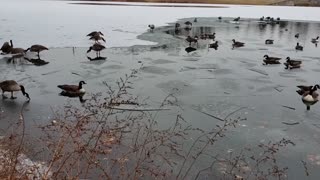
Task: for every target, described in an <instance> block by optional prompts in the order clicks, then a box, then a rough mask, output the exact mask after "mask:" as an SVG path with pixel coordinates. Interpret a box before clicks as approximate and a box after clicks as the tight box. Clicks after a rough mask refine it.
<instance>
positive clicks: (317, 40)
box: [311, 36, 319, 43]
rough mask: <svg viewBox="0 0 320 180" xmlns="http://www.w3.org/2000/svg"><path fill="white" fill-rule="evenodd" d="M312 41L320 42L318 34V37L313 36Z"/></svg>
mask: <svg viewBox="0 0 320 180" xmlns="http://www.w3.org/2000/svg"><path fill="white" fill-rule="evenodd" d="M311 42H312V43H318V42H319V36H317V37H316V38H312V39H311Z"/></svg>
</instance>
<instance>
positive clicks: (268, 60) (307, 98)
mask: <svg viewBox="0 0 320 180" xmlns="http://www.w3.org/2000/svg"><path fill="white" fill-rule="evenodd" d="M218 20H219V21H221V20H222V17H218ZM239 21H240V17H237V18H234V19H233V20H232V23H239ZM197 22H198V19H197V18H195V19H194V21H193V23H197ZM258 23H259V24H260V25H267V24H279V23H280V18H279V17H278V18H273V17H264V16H263V17H261V18H260V19H258ZM184 25H185V26H184V29H185V30H186V31H190V30H192V22H190V21H186V22H185V23H184ZM148 27H149V28H150V32H153V31H154V29H155V26H154V25H153V24H152V25H149V26H148ZM174 30H175V31H174V32H175V34H179V33H180V31H181V24H180V23H176V24H175V25H174ZM286 31H288V30H287V29H286ZM294 37H295V38H296V39H299V37H300V34H299V33H297V34H295V35H294ZM215 38H216V33H215V32H213V33H212V34H198V35H194V36H193V37H192V36H190V35H188V36H187V38H186V39H185V40H186V42H187V43H188V45H189V46H188V47H186V48H185V51H186V52H187V53H190V52H193V51H196V50H197V48H196V47H198V42H199V40H207V39H210V40H212V41H213V42H212V43H209V44H208V48H213V49H215V50H217V49H218V47H219V44H218V41H217V40H216V39H215ZM311 43H313V44H315V46H317V45H318V43H319V36H317V37H316V38H312V39H311ZM264 44H266V45H272V44H274V40H273V39H266V40H265V41H264ZM244 46H245V43H244V42H240V41H236V40H235V39H232V49H234V48H241V47H244ZM293 48H294V49H295V50H296V51H303V46H302V45H300V44H299V42H297V44H296V46H295V47H293ZM281 59H282V58H280V57H271V56H269V55H264V56H263V64H264V65H269V64H281V62H280V60H281ZM283 64H284V66H285V69H289V70H290V69H295V68H300V67H301V65H302V61H301V60H293V59H291V58H290V57H287V58H286V62H284V63H283ZM297 87H298V88H299V90H297V93H298V94H299V95H301V98H302V101H303V103H304V104H306V106H307V110H310V106H311V105H313V104H315V103H316V102H317V101H318V93H317V92H316V91H317V89H318V88H320V86H319V85H314V86H302V85H299V86H297Z"/></svg>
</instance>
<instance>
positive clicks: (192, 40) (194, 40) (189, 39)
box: [186, 36, 198, 46]
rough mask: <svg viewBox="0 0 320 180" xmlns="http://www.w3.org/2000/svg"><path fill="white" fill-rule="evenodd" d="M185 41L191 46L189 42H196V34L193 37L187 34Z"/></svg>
mask: <svg viewBox="0 0 320 180" xmlns="http://www.w3.org/2000/svg"><path fill="white" fill-rule="evenodd" d="M186 41H188V42H189V46H191V43H197V44H198V36H194V38H193V37H191V36H188V37H187V39H186Z"/></svg>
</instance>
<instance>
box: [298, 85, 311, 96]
mask: <svg viewBox="0 0 320 180" xmlns="http://www.w3.org/2000/svg"><path fill="white" fill-rule="evenodd" d="M312 87H313V86H304V85H299V86H297V88H299V89H298V90H297V91H296V92H297V93H298V94H299V95H301V96H302V95H303V94H304V93H305V92H306V91H310V90H311V89H312Z"/></svg>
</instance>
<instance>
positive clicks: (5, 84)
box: [0, 80, 30, 100]
mask: <svg viewBox="0 0 320 180" xmlns="http://www.w3.org/2000/svg"><path fill="white" fill-rule="evenodd" d="M0 88H1V90H2V96H3V97H5V96H4V93H5V92H11V99H15V98H16V97H13V92H15V91H21V92H22V94H23V95H24V96H26V97H27V98H28V99H29V100H30V97H29V94H28V93H26V92H25V89H24V86H22V85H19V84H18V83H17V82H16V81H14V80H6V81H2V82H0Z"/></svg>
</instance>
